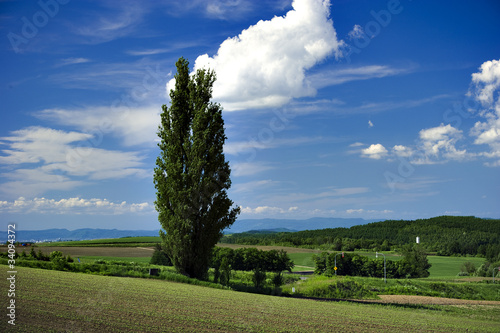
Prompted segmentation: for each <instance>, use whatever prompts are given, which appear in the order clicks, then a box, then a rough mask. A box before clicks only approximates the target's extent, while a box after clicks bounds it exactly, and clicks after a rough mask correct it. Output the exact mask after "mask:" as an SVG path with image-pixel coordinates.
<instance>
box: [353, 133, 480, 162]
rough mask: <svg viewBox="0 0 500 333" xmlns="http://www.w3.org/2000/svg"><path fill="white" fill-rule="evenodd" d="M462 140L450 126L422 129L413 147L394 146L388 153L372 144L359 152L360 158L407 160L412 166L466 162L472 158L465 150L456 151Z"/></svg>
mask: <svg viewBox="0 0 500 333" xmlns="http://www.w3.org/2000/svg"><path fill="white" fill-rule="evenodd" d="M462 138H463V135H462V131H461V130H459V129H457V128H455V127H453V126H451V125H450V124H448V125H444V124H441V125H439V126H436V127H431V128H427V129H423V130H421V131H420V132H419V140H418V141H417V145H416V146H415V147H407V146H404V145H395V146H394V147H393V148H392V150H391V152H389V151H388V150H387V149H386V148H385V147H384V146H382V145H381V144H372V145H371V146H370V147H368V148H366V149H362V150H361V156H362V157H367V158H372V159H381V158H384V157H393V156H395V157H400V158H409V162H410V163H412V164H436V163H445V162H448V161H449V160H458V161H462V160H466V159H470V158H472V157H473V156H474V154H471V153H468V152H467V150H466V149H458V148H457V147H456V145H457V142H458V141H459V140H461V139H462Z"/></svg>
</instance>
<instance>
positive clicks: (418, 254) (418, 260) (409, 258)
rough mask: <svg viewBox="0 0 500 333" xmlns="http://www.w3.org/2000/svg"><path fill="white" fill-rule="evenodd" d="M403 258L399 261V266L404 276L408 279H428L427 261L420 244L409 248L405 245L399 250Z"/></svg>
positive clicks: (408, 245)
mask: <svg viewBox="0 0 500 333" xmlns="http://www.w3.org/2000/svg"><path fill="white" fill-rule="evenodd" d="M401 252H402V254H403V256H404V258H403V259H401V261H400V265H401V266H402V268H403V271H404V272H405V274H406V276H407V277H409V278H420V277H428V276H429V275H430V273H429V268H430V267H431V264H429V260H428V259H427V254H426V253H425V250H424V248H423V247H422V245H420V244H414V245H413V246H411V245H410V244H407V245H405V246H403V248H402V250H401Z"/></svg>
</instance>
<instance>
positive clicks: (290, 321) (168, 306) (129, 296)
mask: <svg viewBox="0 0 500 333" xmlns="http://www.w3.org/2000/svg"><path fill="white" fill-rule="evenodd" d="M17 271H18V272H17V276H16V327H15V331H22V332H51V331H53V332H62V331H74V332H115V331H116V332H333V331H342V332H361V331H364V332H366V331H370V332H396V331H402V332H422V331H433V332H465V331H477V332H498V331H499V330H500V321H499V320H498V318H500V310H499V307H498V306H470V307H453V306H420V307H414V306H413V307H411V306H404V305H402V306H396V305H374V304H358V303H350V302H320V301H314V300H307V299H292V298H284V297H272V296H264V295H256V294H249V293H241V292H234V291H230V290H218V289H212V288H206V287H200V286H193V285H187V284H180V283H172V282H166V281H161V280H153V279H133V278H119V277H106V276H96V275H90V274H78V273H68V272H58V271H47V270H39V269H31V268H23V267H18V269H17ZM0 290H8V284H7V280H6V279H0ZM2 308H3V309H4V311H6V310H5V309H6V299H5V298H3V301H2ZM8 329H12V327H11V326H10V325H9V324H8V323H7V318H4V319H2V320H1V322H0V331H2V332H7V331H9V330H8Z"/></svg>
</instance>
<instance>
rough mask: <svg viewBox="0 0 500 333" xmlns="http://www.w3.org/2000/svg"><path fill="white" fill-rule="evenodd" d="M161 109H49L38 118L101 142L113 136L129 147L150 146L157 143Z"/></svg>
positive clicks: (150, 107) (102, 107)
mask: <svg viewBox="0 0 500 333" xmlns="http://www.w3.org/2000/svg"><path fill="white" fill-rule="evenodd" d="M160 111H161V109H160V107H159V106H157V105H156V106H147V107H126V106H117V107H104V106H96V107H87V108H82V109H73V110H68V109H46V110H43V111H40V112H38V113H37V114H36V115H35V116H37V117H38V118H41V119H46V120H51V121H54V122H56V123H57V124H60V125H65V126H72V127H75V128H77V129H79V130H81V131H83V132H87V133H90V134H91V135H94V136H95V140H97V141H102V139H103V136H104V135H106V134H112V135H113V136H115V137H118V138H120V139H121V140H122V143H123V144H124V145H126V146H132V145H140V144H149V145H153V144H154V143H155V140H156V139H157V136H156V131H157V129H158V125H159V124H160V115H159V113H160Z"/></svg>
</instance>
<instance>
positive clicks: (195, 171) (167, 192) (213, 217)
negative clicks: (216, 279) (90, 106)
mask: <svg viewBox="0 0 500 333" xmlns="http://www.w3.org/2000/svg"><path fill="white" fill-rule="evenodd" d="M176 67H177V74H176V75H175V90H171V91H170V98H171V105H170V107H167V106H166V105H163V106H162V111H163V112H162V114H161V124H160V126H159V127H158V133H157V134H158V136H159V138H160V143H159V144H158V147H159V148H160V155H159V156H158V158H157V160H156V168H155V175H154V184H155V188H156V201H155V206H156V210H157V211H158V220H159V222H160V224H161V226H162V230H160V236H161V238H162V242H163V246H164V248H165V250H166V252H167V254H168V255H169V256H170V258H171V260H172V263H173V264H174V266H175V267H176V269H177V270H178V271H179V272H180V273H182V274H184V275H187V276H190V277H194V278H198V279H206V277H207V272H208V268H209V265H210V259H211V258H210V257H211V252H212V249H213V247H214V246H215V244H216V243H217V242H218V241H219V240H220V238H221V237H222V231H223V230H224V229H225V228H227V227H229V226H231V225H232V224H233V223H234V221H235V220H236V217H237V215H238V214H239V212H240V209H239V208H238V207H233V202H232V201H231V200H230V199H229V198H228V196H227V190H228V189H229V188H230V187H231V180H230V177H229V176H230V173H231V170H230V168H229V163H228V162H226V160H225V156H224V153H223V146H224V142H225V140H226V136H225V134H224V121H223V119H222V107H221V106H220V104H218V103H214V102H211V101H210V100H211V98H212V86H213V84H214V82H215V73H214V72H213V71H210V70H198V71H197V72H196V73H195V74H194V75H192V76H190V75H189V62H188V61H187V60H186V59H184V58H180V59H179V60H178V61H177V63H176Z"/></svg>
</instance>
